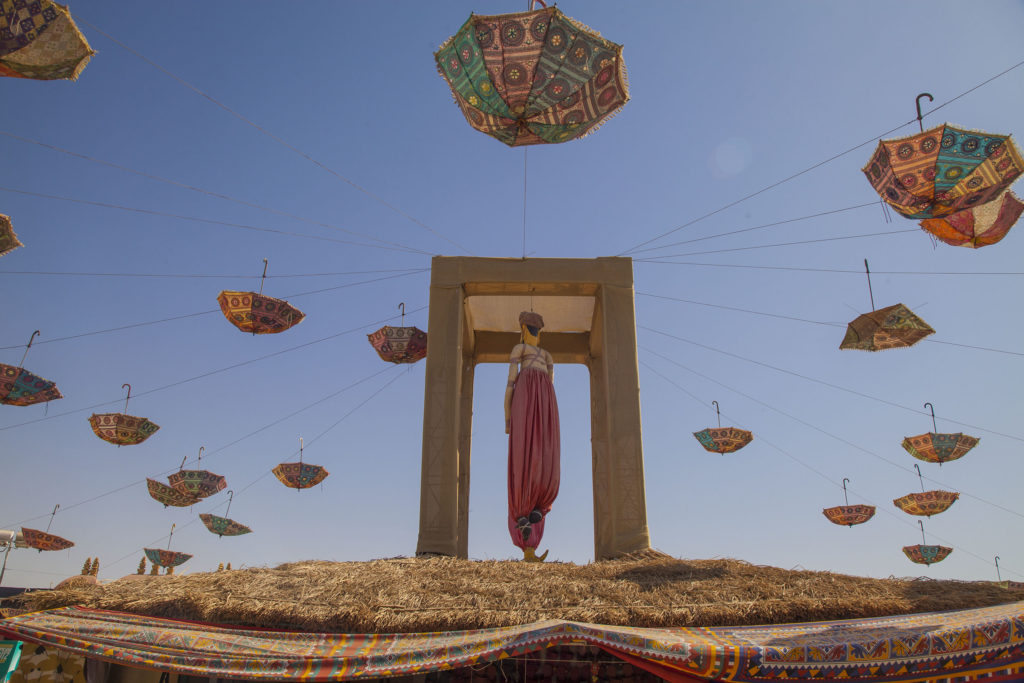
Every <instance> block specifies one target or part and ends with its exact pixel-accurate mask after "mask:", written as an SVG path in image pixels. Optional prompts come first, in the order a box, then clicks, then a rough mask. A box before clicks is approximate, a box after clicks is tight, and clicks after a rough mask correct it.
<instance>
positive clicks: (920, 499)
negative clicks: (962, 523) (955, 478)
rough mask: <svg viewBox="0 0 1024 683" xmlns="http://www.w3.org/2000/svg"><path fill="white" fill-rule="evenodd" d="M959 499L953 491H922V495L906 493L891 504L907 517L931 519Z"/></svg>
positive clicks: (957, 494)
mask: <svg viewBox="0 0 1024 683" xmlns="http://www.w3.org/2000/svg"><path fill="white" fill-rule="evenodd" d="M959 497H960V494H959V493H956V492H955V491H924V492H923V493H908V494H907V495H905V496H903V497H902V498H896V499H895V500H893V501H892V504H893V505H895V506H896V507H898V508H899V509H900V510H903V511H904V512H906V513H907V514H908V515H917V516H918V517H931V516H932V515H937V514H939V513H940V512H945V511H946V510H948V509H949V506H950V505H952V504H953V503H955V502H956V501H957V499H958V498H959Z"/></svg>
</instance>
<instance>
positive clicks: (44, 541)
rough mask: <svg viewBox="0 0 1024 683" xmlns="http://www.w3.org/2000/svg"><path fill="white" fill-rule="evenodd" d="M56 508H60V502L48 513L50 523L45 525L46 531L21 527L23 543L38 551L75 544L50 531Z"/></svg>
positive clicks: (60, 548)
mask: <svg viewBox="0 0 1024 683" xmlns="http://www.w3.org/2000/svg"><path fill="white" fill-rule="evenodd" d="M58 508H60V503H57V504H56V505H54V506H53V512H51V513H50V523H49V524H47V525H46V531H39V529H29V528H27V527H21V533H22V536H24V538H25V543H26V544H27V545H28V546H29V547H30V548H35V549H36V550H38V551H39V552H42V551H44V550H65V549H67V548H70V547H72V546H74V545H75V544H74V543H73V542H71V541H69V540H68V539H66V538H62V537H60V536H55V535H54V534H51V533H50V527H51V526H52V525H53V517H54V515H56V514H57V509H58Z"/></svg>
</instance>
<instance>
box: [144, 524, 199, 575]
mask: <svg viewBox="0 0 1024 683" xmlns="http://www.w3.org/2000/svg"><path fill="white" fill-rule="evenodd" d="M176 526H177V524H172V525H171V533H170V534H169V535H168V536H167V550H164V549H163V548H143V549H142V550H143V552H145V553H146V557H148V558H149V561H150V562H152V563H153V564H155V565H157V566H158V567H166V568H167V573H168V574H173V573H174V568H175V567H177V566H178V565H179V564H184V563H185V562H187V561H188V560H190V559H192V556H191V555H189V554H188V553H179V552H176V551H173V550H171V539H172V538H174V527H176Z"/></svg>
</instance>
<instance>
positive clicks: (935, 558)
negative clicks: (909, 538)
mask: <svg viewBox="0 0 1024 683" xmlns="http://www.w3.org/2000/svg"><path fill="white" fill-rule="evenodd" d="M917 523H918V525H919V526H920V527H921V544H920V545H905V546H903V554H904V555H906V556H907V557H908V558H909V559H910V561H911V562H916V563H917V564H932V563H934V562H942V561H943V560H944V559H946V558H947V557H948V556H949V554H950V553H951V552H953V549H952V548H947V547H946V546H944V545H927V541H926V540H925V538H924V522H922V521H921V520H917Z"/></svg>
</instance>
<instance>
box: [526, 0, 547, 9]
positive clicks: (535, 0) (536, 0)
mask: <svg viewBox="0 0 1024 683" xmlns="http://www.w3.org/2000/svg"><path fill="white" fill-rule="evenodd" d="M537 3H540V6H541V7H543V8H544V9H547V8H548V4H547V3H546V2H544V0H530V11H531V12H532V11H533V8H534V7H535V6H536V5H537Z"/></svg>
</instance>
